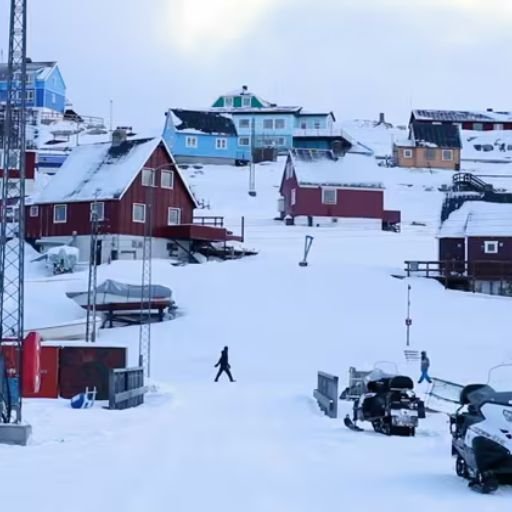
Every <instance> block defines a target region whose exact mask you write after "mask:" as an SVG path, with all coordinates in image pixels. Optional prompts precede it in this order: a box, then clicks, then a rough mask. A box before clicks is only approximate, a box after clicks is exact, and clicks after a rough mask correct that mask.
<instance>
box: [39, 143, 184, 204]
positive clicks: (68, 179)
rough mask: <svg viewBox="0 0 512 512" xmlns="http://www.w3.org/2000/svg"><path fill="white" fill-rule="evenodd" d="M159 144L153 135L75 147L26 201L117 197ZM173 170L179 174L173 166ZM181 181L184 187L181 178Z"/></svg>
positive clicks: (45, 201) (41, 201) (91, 199)
mask: <svg viewBox="0 0 512 512" xmlns="http://www.w3.org/2000/svg"><path fill="white" fill-rule="evenodd" d="M159 144H163V145H164V146H165V143H164V142H163V140H162V139H161V138H160V137H154V138H145V139H135V140H127V141H125V142H123V143H122V144H121V145H120V146H118V147H112V144H111V142H108V143H99V144H88V145H84V146H78V147H76V148H75V149H73V151H72V152H71V153H70V155H69V157H68V158H67V159H66V161H65V162H64V164H63V165H62V167H61V168H60V170H59V172H58V173H57V174H56V175H55V176H54V177H53V178H52V180H51V181H50V183H49V184H48V186H46V187H45V188H44V189H43V190H42V192H40V194H38V195H37V196H36V197H33V198H31V201H30V202H31V203H36V204H42V203H59V202H63V203H69V202H80V201H93V200H94V199H97V200H100V201H101V200H109V199H120V198H121V197H122V195H123V194H124V192H125V191H126V190H127V189H128V188H129V186H130V185H131V184H132V182H133V181H134V180H135V178H136V177H137V176H138V174H139V172H140V171H141V169H142V168H143V167H144V165H145V164H146V162H147V161H148V160H149V158H150V156H151V155H152V154H153V152H154V151H155V149H156V148H157V147H158V145H159ZM165 147H166V148H167V146H165ZM169 154H170V153H169ZM171 158H172V157H171ZM176 172H178V173H180V171H179V169H178V168H177V167H176ZM180 176H181V174H180ZM183 183H185V186H186V182H185V180H183ZM189 193H190V195H191V197H193V195H192V193H191V192H190V191H189Z"/></svg>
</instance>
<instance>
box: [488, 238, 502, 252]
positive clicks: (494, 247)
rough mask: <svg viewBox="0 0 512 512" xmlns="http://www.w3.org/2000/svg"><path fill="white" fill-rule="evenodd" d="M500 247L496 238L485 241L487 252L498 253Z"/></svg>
mask: <svg viewBox="0 0 512 512" xmlns="http://www.w3.org/2000/svg"><path fill="white" fill-rule="evenodd" d="M499 249H500V248H499V243H498V242H496V241H494V240H493V241H486V242H484V252H485V254H498V252H499Z"/></svg>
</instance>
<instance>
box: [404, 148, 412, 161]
mask: <svg viewBox="0 0 512 512" xmlns="http://www.w3.org/2000/svg"><path fill="white" fill-rule="evenodd" d="M403 155H404V158H407V159H408V160H410V159H411V158H412V157H413V152H412V149H404V151H403Z"/></svg>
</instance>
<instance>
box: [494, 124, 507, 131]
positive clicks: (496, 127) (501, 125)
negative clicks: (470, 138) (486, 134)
mask: <svg viewBox="0 0 512 512" xmlns="http://www.w3.org/2000/svg"><path fill="white" fill-rule="evenodd" d="M504 128H505V127H504V126H503V123H495V125H494V129H495V130H503V129H504Z"/></svg>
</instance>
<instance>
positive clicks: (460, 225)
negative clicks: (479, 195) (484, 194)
mask: <svg viewBox="0 0 512 512" xmlns="http://www.w3.org/2000/svg"><path fill="white" fill-rule="evenodd" d="M438 240H439V261H440V266H441V269H442V270H443V271H444V272H445V273H446V274H449V275H456V274H457V275H460V276H461V277H466V278H468V279H471V280H474V281H475V287H476V290H477V291H491V289H492V283H493V282H501V283H502V284H503V283H510V282H512V204H507V203H490V202H485V201H466V202H465V203H464V204H463V205H462V206H461V207H460V208H459V209H457V210H455V211H453V212H452V213H451V214H450V215H449V217H448V218H447V219H446V220H445V221H444V222H443V224H442V225H441V228H440V230H439V233H438Z"/></svg>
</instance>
